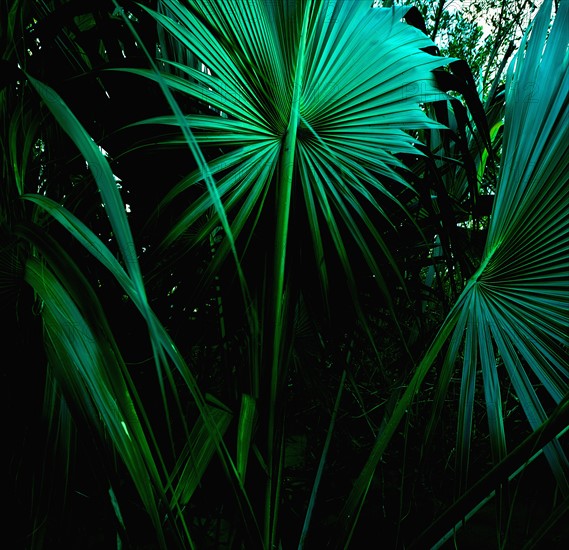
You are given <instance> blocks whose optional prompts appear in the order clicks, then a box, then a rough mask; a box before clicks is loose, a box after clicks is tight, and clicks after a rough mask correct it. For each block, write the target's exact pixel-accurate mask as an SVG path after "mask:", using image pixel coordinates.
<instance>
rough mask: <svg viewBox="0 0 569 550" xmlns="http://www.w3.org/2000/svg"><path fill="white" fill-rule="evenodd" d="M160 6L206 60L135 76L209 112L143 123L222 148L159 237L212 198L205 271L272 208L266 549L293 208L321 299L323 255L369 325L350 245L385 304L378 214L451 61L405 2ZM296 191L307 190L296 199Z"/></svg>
mask: <svg viewBox="0 0 569 550" xmlns="http://www.w3.org/2000/svg"><path fill="white" fill-rule="evenodd" d="M161 4H162V6H163V7H164V8H166V11H167V13H168V16H166V15H165V14H164V13H159V12H151V13H152V15H153V16H154V17H155V19H156V20H157V22H158V23H159V24H160V26H161V27H162V28H163V29H164V30H166V31H167V32H168V33H169V34H170V35H171V36H172V37H173V38H175V39H176V40H177V41H178V42H179V44H181V45H182V46H184V47H185V48H186V49H187V50H189V51H190V52H191V53H192V54H193V55H194V56H195V58H196V59H198V60H199V61H200V62H201V64H202V65H201V68H200V69H197V68H196V67H195V66H185V65H184V64H183V63H180V61H181V60H180V59H164V60H162V62H163V63H164V65H165V66H166V69H167V70H166V71H165V72H163V73H161V74H157V73H156V72H155V71H150V70H148V71H146V70H143V69H136V70H132V71H131V72H134V73H136V74H139V75H141V76H145V77H147V78H150V79H153V80H155V81H157V82H159V83H166V84H167V85H168V87H169V88H170V89H171V90H172V91H174V92H175V93H178V94H183V95H185V96H188V97H190V98H192V99H194V100H197V101H199V102H201V103H202V106H203V108H204V109H210V110H211V111H212V114H211V115H209V116H208V115H203V114H188V115H186V116H185V117H184V119H183V120H180V117H179V115H178V114H176V115H174V116H162V117H156V118H154V119H151V120H147V121H144V123H145V124H149V123H151V124H160V125H165V126H174V127H180V126H181V127H182V130H184V128H185V127H187V128H191V131H192V133H193V135H194V136H195V138H196V140H197V142H198V144H200V145H201V146H202V147H203V148H204V150H207V151H217V152H218V153H216V154H214V158H213V159H212V160H211V162H210V165H209V167H208V168H207V175H211V176H214V175H217V174H219V175H220V177H219V178H218V181H217V183H216V187H215V188H214V189H212V188H211V183H210V182H209V181H207V177H206V182H207V183H208V186H207V190H203V191H200V187H199V185H200V183H201V181H202V180H203V179H204V176H205V174H204V171H203V168H199V169H198V170H196V171H195V172H194V173H192V174H189V175H188V176H187V177H186V178H185V179H184V180H183V181H181V182H180V183H179V184H178V185H177V186H176V187H175V188H174V189H173V190H171V191H170V192H169V193H167V195H166V196H165V198H164V201H163V203H162V204H161V205H160V207H159V211H160V212H162V211H163V209H164V208H165V207H167V206H168V205H169V204H171V203H172V202H173V201H174V200H175V201H176V203H178V204H179V201H180V200H183V198H184V196H188V195H187V194H188V193H190V194H192V197H194V198H192V199H191V200H188V205H187V207H186V209H185V211H184V212H183V213H182V215H181V216H180V217H179V219H178V220H177V221H176V222H175V224H174V225H173V227H172V228H170V230H169V231H168V233H167V235H166V237H165V239H164V246H169V245H171V244H173V243H174V242H175V241H176V240H178V239H179V238H180V236H182V235H184V234H186V233H187V232H190V231H191V228H192V225H193V224H195V223H196V222H197V221H198V220H199V219H200V218H201V217H203V216H204V214H205V213H206V212H208V211H209V210H210V209H211V208H212V207H215V208H216V210H217V211H218V213H219V203H218V202H217V201H218V200H219V199H221V202H222V205H223V209H224V215H227V218H228V220H229V222H230V227H229V230H230V234H229V235H226V237H227V238H226V239H225V241H224V242H222V243H221V245H220V247H219V249H218V253H217V257H216V259H215V261H214V262H213V264H212V266H210V270H209V273H210V275H211V274H212V273H214V272H216V271H217V269H218V268H219V265H220V264H221V262H223V261H224V259H225V257H226V256H227V254H228V253H229V251H230V250H231V248H232V246H233V239H236V240H237V239H239V238H240V236H241V233H242V232H243V231H244V230H247V231H248V232H249V233H248V235H246V236H245V237H244V239H245V242H248V241H249V239H250V237H251V235H252V232H253V231H254V230H255V229H256V228H257V227H258V222H259V220H260V219H261V217H262V214H263V213H264V216H265V217H266V216H267V215H268V214H267V213H266V211H268V210H269V209H270V204H271V203H270V202H269V200H268V197H273V205H274V210H272V211H271V213H270V214H269V216H270V217H271V219H272V220H273V224H272V227H271V228H270V235H271V238H270V239H269V242H270V244H269V246H268V247H267V249H266V250H265V251H263V253H264V255H265V258H266V264H265V265H272V269H271V270H270V272H269V275H268V278H269V281H270V282H269V283H267V284H268V285H269V286H268V288H270V291H269V294H268V295H267V297H265V298H264V299H263V303H264V304H265V306H266V312H265V313H264V318H265V323H264V326H265V327H266V332H265V336H264V338H263V342H264V345H265V351H264V354H263V355H264V358H265V362H266V364H267V365H269V366H270V368H269V369H268V370H267V371H266V372H264V373H261V374H260V377H261V378H262V379H263V380H264V384H265V386H264V387H266V391H267V394H266V395H265V396H264V399H267V400H268V403H269V410H268V414H267V417H268V426H267V453H268V457H267V464H268V466H269V472H270V473H269V482H268V484H269V486H268V489H267V504H266V516H267V517H266V523H265V544H266V545H267V546H271V545H272V544H274V542H275V541H274V538H273V537H274V536H275V533H276V528H275V526H276V517H277V515H278V514H277V511H278V502H279V489H278V487H279V484H280V481H279V479H280V472H281V469H282V461H281V457H282V452H281V450H280V449H282V432H281V428H280V427H279V423H280V422H282V417H281V412H280V407H281V405H280V404H279V403H281V401H282V386H283V381H284V379H285V378H284V373H285V372H286V364H287V356H288V352H287V351H286V349H287V342H288V338H289V335H288V334H287V330H286V327H287V322H286V320H287V319H288V318H290V311H291V308H290V306H289V304H288V300H290V299H291V298H290V297H291V296H292V294H291V292H290V285H289V284H288V283H287V281H288V277H289V276H290V273H289V270H288V269H287V266H288V262H289V260H290V256H291V241H290V239H291V224H293V223H294V222H295V220H296V219H300V217H301V216H304V217H305V219H306V220H307V223H308V227H309V229H310V238H311V240H312V248H313V253H314V256H315V261H316V266H317V269H318V277H319V280H320V284H321V287H322V294H323V296H324V297H325V298H324V299H325V301H326V300H327V298H328V292H329V287H328V281H329V276H330V275H329V262H330V258H331V257H332V256H335V257H336V258H337V259H338V260H339V262H340V265H341V267H342V268H343V271H344V274H345V278H346V280H347V287H348V290H349V292H350V294H351V296H352V298H353V303H354V304H355V309H356V312H357V313H358V314H359V317H360V319H362V320H364V316H363V313H362V311H361V308H360V307H359V297H358V289H357V284H356V277H355V275H354V273H353V269H352V266H351V261H352V258H351V257H350V255H349V253H348V250H349V249H350V248H351V247H352V246H354V245H355V247H356V250H359V253H360V254H361V257H362V258H363V260H364V262H365V264H366V266H367V269H369V272H370V274H373V275H374V276H375V280H376V282H377V284H378V289H379V291H380V292H381V293H382V294H383V296H384V298H385V300H386V301H387V303H390V299H391V295H390V291H389V289H388V287H387V285H386V283H385V281H384V273H383V270H382V269H380V266H379V264H380V262H379V261H378V258H377V253H378V252H380V253H381V254H382V255H383V257H384V258H386V259H387V264H388V265H390V266H391V269H393V270H394V271H395V272H397V267H396V264H395V260H394V259H393V258H392V256H391V250H390V247H389V246H388V245H387V243H386V242H384V239H383V236H382V234H381V231H379V230H378V229H377V228H376V226H375V225H376V223H375V221H374V220H373V218H374V217H377V216H378V217H379V218H381V219H382V220H383V222H384V223H386V224H387V225H388V226H389V225H390V219H389V215H390V212H391V211H393V210H394V209H395V210H398V211H399V210H403V206H402V205H401V204H399V203H398V201H397V200H396V198H395V196H394V195H393V193H392V191H391V189H390V185H391V186H392V185H393V184H394V183H395V185H397V186H399V187H401V188H407V187H408V184H407V183H406V181H405V179H404V178H403V177H402V176H401V175H400V173H399V172H400V170H402V169H404V166H403V164H402V162H401V161H400V160H398V158H397V155H398V154H400V153H409V154H414V155H416V154H417V149H416V147H415V145H416V141H415V139H414V138H413V136H412V135H411V133H410V132H408V131H407V130H411V129H422V128H435V127H438V125H437V123H435V122H434V121H432V120H431V119H429V118H428V117H427V116H426V115H425V113H424V111H423V110H422V109H421V107H420V104H421V103H423V102H426V101H429V100H432V99H434V98H440V97H441V94H440V92H439V91H438V90H437V87H436V84H435V80H434V78H433V75H432V72H431V71H432V70H434V69H437V68H440V67H442V66H444V65H445V64H447V63H448V62H449V60H447V59H443V58H440V57H435V56H432V55H430V54H428V53H425V51H423V50H424V49H425V48H429V47H432V45H433V44H432V42H431V41H430V40H429V39H428V38H427V37H426V36H425V35H424V34H423V33H421V32H420V31H419V30H417V29H415V28H413V27H411V26H410V25H407V24H404V23H402V21H401V19H402V17H403V16H404V15H405V13H406V9H393V10H383V9H370V7H369V6H368V5H366V4H365V3H363V2H349V1H345V2H322V3H317V2H312V1H302V2H286V1H283V2H276V3H266V2H246V3H242V2H238V1H233V0H230V1H227V2H207V3H203V2H198V1H189V2H183V3H180V2H173V1H170V0H165V1H163V2H162V3H161ZM171 51H172V52H176V51H180V50H179V49H176V48H171ZM183 142H184V140H172V139H169V140H168V142H167V143H169V144H176V143H180V144H182V143H183ZM296 197H302V199H301V200H300V202H298V203H297V202H296ZM293 202H294V205H295V211H294V212H293V210H292V204H293ZM267 205H269V206H267ZM297 205H298V206H297ZM298 208H300V209H301V210H298ZM218 223H219V222H218V221H217V220H215V219H212V220H211V221H210V222H209V224H205V225H204V226H202V229H201V232H200V233H199V235H200V236H201V238H205V237H206V236H208V235H209V234H210V233H211V231H212V230H213V228H214V226H215V225H216V224H218ZM345 228H347V230H345ZM328 242H330V243H331V247H330V246H328V245H327V243H328ZM297 244H299V243H298V242H296V241H295V242H294V245H295V246H296V245H297ZM241 251H242V252H243V249H241ZM364 323H365V320H364ZM255 377H257V378H258V377H259V375H255V376H253V378H255Z"/></svg>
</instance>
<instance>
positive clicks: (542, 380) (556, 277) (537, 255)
mask: <svg viewBox="0 0 569 550" xmlns="http://www.w3.org/2000/svg"><path fill="white" fill-rule="evenodd" d="M550 14H551V2H545V3H544V4H543V5H542V7H541V8H540V11H539V14H538V16H537V17H536V20H535V22H534V25H533V27H532V29H531V34H529V39H528V35H526V38H525V39H524V42H523V43H522V45H521V46H520V50H519V51H518V53H517V55H516V57H515V59H514V61H513V62H512V64H511V65H510V68H509V71H508V81H507V92H506V94H507V95H506V111H505V121H504V144H503V146H504V151H503V154H502V159H503V160H502V164H501V172H500V181H499V185H498V190H497V194H496V198H495V203H494V209H493V212H492V216H491V220H490V227H489V235H488V240H487V243H486V248H485V252H484V258H483V260H482V263H481V265H480V267H479V269H478V271H477V272H476V273H475V275H474V276H473V277H472V279H471V280H470V281H469V282H468V284H467V285H466V287H465V289H464V291H463V292H462V294H461V296H460V297H459V299H458V301H457V303H456V304H455V306H454V307H453V309H452V311H451V312H450V314H449V315H448V317H447V319H446V321H445V323H444V324H443V326H442V327H441V329H440V331H439V334H438V335H437V337H436V338H435V340H434V342H433V344H432V345H431V347H430V349H429V350H428V352H427V353H426V355H425V356H424V358H423V360H422V361H421V363H420V364H419V366H418V368H417V371H416V373H415V375H414V376H413V379H412V380H411V382H410V384H409V386H408V388H407V390H406V391H405V394H404V396H403V397H402V399H401V400H400V402H399V404H398V406H397V408H396V410H395V411H394V414H393V416H392V417H391V419H390V421H389V423H388V427H387V428H386V430H384V431H383V432H382V433H381V434H380V435H379V437H378V439H377V441H376V444H375V446H374V449H373V452H372V454H371V456H370V458H369V460H368V462H367V464H366V466H365V468H364V470H363V471H362V473H361V475H360V477H359V478H358V480H357V483H356V485H355V487H354V490H353V491H352V494H351V495H350V498H349V500H348V502H347V504H346V507H345V509H344V513H345V516H344V519H346V518H349V517H352V516H353V514H354V511H355V510H356V509H357V508H358V506H360V505H361V499H362V498H364V496H365V492H366V490H365V488H366V487H367V483H368V480H369V479H370V475H372V473H373V470H374V469H375V466H376V465H377V462H378V460H379V458H380V457H381V455H382V453H383V451H384V449H385V447H386V445H387V442H388V441H389V440H390V438H391V436H392V434H393V432H394V429H395V427H396V426H397V425H398V424H399V422H400V421H401V418H402V417H403V414H404V412H405V410H406V409H407V407H408V406H409V404H410V403H411V401H412V399H413V396H414V395H415V393H416V392H417V390H418V388H419V386H420V384H421V383H422V381H423V380H424V377H425V375H426V374H427V372H428V371H429V369H430V368H431V366H432V365H433V363H434V361H435V359H436V357H437V355H438V354H439V352H440V351H441V349H442V347H443V345H444V343H445V342H446V340H447V339H448V338H449V337H451V342H450V346H449V348H448V351H447V355H446V357H445V361H444V365H443V369H442V372H441V375H440V377H441V379H442V380H447V381H448V379H449V376H450V373H451V372H454V369H455V365H456V361H457V359H458V357H459V352H460V350H461V349H463V367H462V386H461V396H460V405H459V429H458V432H457V449H458V450H459V452H458V453H457V457H458V459H457V460H458V463H457V473H458V478H457V479H458V480H459V481H460V483H461V485H460V487H464V484H465V483H467V474H468V457H469V445H470V439H471V423H472V407H473V384H474V383H475V378H476V374H477V373H476V370H477V368H478V366H479V367H481V369H482V380H483V388H484V398H485V402H486V412H487V416H488V422H489V431H490V442H491V447H492V454H493V457H494V460H495V461H496V462H498V461H500V460H502V459H504V458H505V457H506V456H507V452H508V451H507V446H506V440H505V421H504V413H503V404H502V396H501V388H500V378H501V377H502V374H501V373H500V372H499V370H498V369H499V363H498V358H500V361H501V362H502V364H503V366H504V369H505V371H506V373H507V374H508V376H509V378H510V380H511V382H512V386H513V388H514V390H515V392H516V394H517V397H518V399H519V401H520V404H521V406H522V408H523V411H524V413H525V415H526V417H527V419H528V422H529V424H530V426H531V428H532V429H533V430H536V429H537V428H539V427H540V426H541V425H542V424H543V423H544V422H545V421H546V420H547V418H548V413H547V409H548V406H549V405H548V403H549V402H553V403H554V404H560V403H561V400H562V399H563V398H564V396H566V394H567V390H568V378H569V371H568V368H567V364H568V361H567V349H568V346H569V336H568V333H567V326H569V308H568V307H567V306H568V303H569V300H568V290H569V285H568V277H567V275H568V267H569V231H568V228H569V225H568V224H569V220H568V218H567V215H566V212H567V209H568V208H569V186H568V185H567V181H568V180H567V165H568V163H569V134H568V133H569V125H568V124H567V122H568V116H569V102H568V101H567V93H568V92H567V90H569V86H568V83H569V64H568V63H567V59H568V58H567V40H566V33H565V31H564V28H565V26H566V24H567V17H568V15H569V6H568V5H567V3H566V2H565V3H563V2H562V3H561V4H560V7H559V12H558V14H557V16H556V17H555V21H554V24H553V27H552V28H551V31H550V32H549V35H548V34H547V33H548V28H549V23H550ZM537 78H538V79H539V80H536V79H537ZM538 81H539V82H548V85H547V86H540V87H537V86H536V85H535V83H536V82H538ZM536 383H538V384H539V385H541V386H542V387H543V389H544V390H545V391H546V395H544V396H540V395H538V391H537V389H536ZM540 393H541V392H540ZM443 395H444V392H441V393H440V394H439V396H438V399H441V398H442V396H443ZM544 452H545V454H546V456H547V458H548V460H549V463H550V465H551V467H552V470H553V473H554V475H555V478H556V480H557V482H558V484H559V487H560V489H561V491H562V493H563V494H566V493H567V490H568V488H569V486H568V479H569V476H568V472H569V461H568V460H567V457H566V455H565V453H564V451H563V449H562V447H561V445H560V444H559V442H558V441H553V442H552V443H550V444H549V445H548V446H547V447H546V448H545V449H544ZM348 523H350V521H349V520H348Z"/></svg>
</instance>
